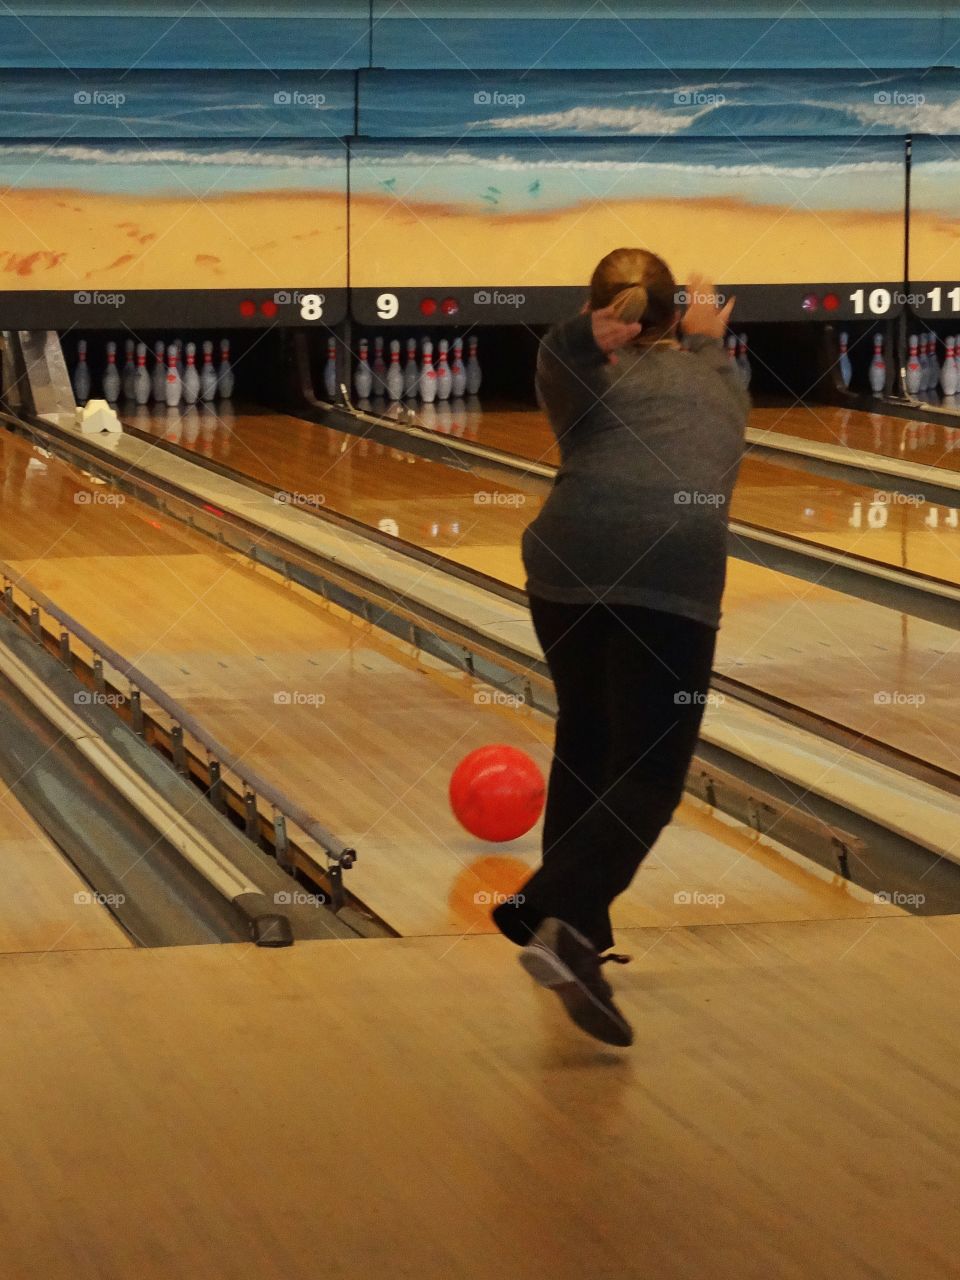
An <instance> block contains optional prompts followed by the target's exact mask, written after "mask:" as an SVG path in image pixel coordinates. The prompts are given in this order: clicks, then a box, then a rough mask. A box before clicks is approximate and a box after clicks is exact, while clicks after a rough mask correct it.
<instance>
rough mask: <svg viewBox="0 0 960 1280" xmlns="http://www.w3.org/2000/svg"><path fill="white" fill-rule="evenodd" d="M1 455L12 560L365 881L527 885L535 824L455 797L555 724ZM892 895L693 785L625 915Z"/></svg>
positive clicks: (401, 889) (176, 530)
mask: <svg viewBox="0 0 960 1280" xmlns="http://www.w3.org/2000/svg"><path fill="white" fill-rule="evenodd" d="M0 469H2V500H3V511H4V519H3V521H2V523H0V558H2V559H4V560H7V561H9V562H12V563H13V564H14V565H15V567H17V568H18V569H19V570H20V571H21V572H23V573H24V574H25V575H26V576H28V577H29V579H30V580H31V581H32V582H34V583H35V584H36V585H37V586H38V587H39V588H40V589H41V590H43V591H45V592H46V593H48V594H49V595H50V596H51V597H52V598H53V599H54V600H56V601H57V602H58V603H59V604H61V605H62V606H63V607H64V608H66V609H67V610H68V611H69V612H70V613H72V614H73V615H74V616H76V617H78V618H80V619H82V621H83V622H84V623H85V624H86V625H87V626H88V627H90V628H91V629H92V630H93V631H94V632H95V633H97V634H99V635H100V636H101V637H102V638H103V639H104V640H105V641H106V642H107V643H108V644H110V645H111V646H113V647H114V648H116V649H117V650H119V651H120V652H121V653H123V654H125V655H126V656H127V657H129V658H130V659H131V660H132V661H133V662H134V663H136V664H137V665H138V666H140V667H141V668H142V669H143V670H144V671H145V672H146V673H147V674H148V675H149V676H151V677H152V678H153V679H154V680H156V681H157V682H158V683H160V684H161V685H163V686H164V687H165V688H166V689H167V690H168V691H169V692H170V693H171V694H172V695H173V696H174V697H175V698H177V699H179V701H180V702H181V703H183V704H184V705H185V706H186V707H187V708H188V709H189V710H190V711H191V712H192V713H193V714H194V715H195V716H197V717H198V718H199V719H200V720H202V721H203V722H204V723H205V724H206V725H207V726H208V727H209V728H210V730H211V731H212V732H213V733H214V734H216V736H217V737H218V738H220V739H221V740H222V741H223V742H224V743H226V744H227V745H228V746H229V747H230V748H231V750H233V751H234V752H235V753H236V754H237V755H238V756H240V757H241V758H243V759H246V760H248V761H249V762H250V764H251V765H252V766H253V767H254V768H256V769H257V770H259V771H260V772H262V773H263V774H264V775H265V776H266V777H268V778H270V779H272V780H274V781H275V782H276V783H277V784H278V785H279V786H281V787H282V788H283V789H284V790H285V791H286V792H287V793H288V794H289V795H290V796H291V797H292V798H294V799H295V800H297V801H299V802H300V803H301V804H303V805H304V806H305V807H306V808H307V809H308V810H310V811H312V812H313V813H315V814H316V815H317V816H318V817H319V818H320V819H322V821H323V822H324V823H326V824H327V825H328V826H330V827H331V828H332V829H333V830H334V831H335V832H336V833H337V834H338V835H339V836H341V837H342V838H343V839H345V840H347V841H349V842H351V843H355V844H356V846H357V848H358V850H359V853H360V857H359V860H358V863H357V866H356V867H355V868H354V869H353V870H351V871H350V872H349V873H348V874H347V883H348V886H349V888H350V890H351V891H352V892H353V893H355V894H356V895H357V896H359V897H360V898H361V899H362V900H364V901H366V902H367V903H368V904H369V906H370V907H371V908H372V909H373V910H374V911H376V912H377V913H378V914H379V915H380V916H381V917H382V918H383V919H385V920H387V921H388V922H389V923H390V924H392V925H394V927H396V928H397V929H398V930H399V931H400V932H402V933H405V934H407V933H409V934H461V933H464V932H490V931H491V926H490V925H489V922H488V919H487V912H488V907H489V903H490V902H491V901H493V900H495V898H496V895H498V894H507V893H511V892H514V891H515V890H516V888H517V885H518V884H519V882H520V880H521V879H522V878H523V876H524V875H525V873H526V871H527V869H528V868H529V867H530V866H531V865H532V864H533V863H534V861H535V858H536V848H537V834H538V833H537V831H536V830H535V831H534V832H532V833H530V835H528V836H526V837H524V838H523V839H521V840H519V841H516V842H514V843H512V844H510V845H505V846H500V847H491V846H484V845H481V844H479V843H478V842H477V841H475V840H474V839H472V838H471V837H469V836H468V835H467V834H466V833H465V832H463V831H462V830H461V829H460V828H459V827H458V826H457V824H456V822H455V821H454V819H453V817H452V816H451V814H450V812H449V809H448V805H447V800H446V790H447V784H448V780H449V775H450V772H451V770H452V768H453V766H454V765H455V764H456V762H457V761H458V760H459V759H461V758H462V756H463V755H465V754H466V753H467V752H468V751H470V750H472V749H473V748H475V747H478V746H481V745H484V744H486V743H489V742H497V741H499V742H507V743H511V744H513V745H515V746H518V747H521V748H523V749H524V750H526V751H528V752H529V753H530V754H531V755H533V756H534V757H535V758H536V759H537V761H538V762H539V763H540V765H541V766H542V767H545V766H546V764H547V761H548V757H549V752H548V745H547V744H548V742H549V740H550V737H551V732H552V726H551V725H550V724H549V722H547V721H546V720H545V719H543V718H542V717H540V716H538V715H536V714H535V713H533V712H530V711H527V710H525V709H523V708H514V707H506V706H504V705H502V703H501V702H500V701H499V699H498V697H497V696H496V695H491V693H490V691H489V690H486V689H484V687H483V686H482V685H480V684H478V683H477V682H476V681H474V680H472V679H470V678H469V677H468V676H467V675H465V674H462V673H459V672H454V671H452V670H451V669H450V668H448V667H446V666H444V665H442V664H439V663H436V662H434V661H432V660H429V659H424V658H423V657H421V656H419V655H417V654H415V653H411V652H410V651H409V650H408V649H407V648H406V647H404V646H402V645H400V644H398V643H395V642H393V641H391V640H390V639H389V637H386V636H384V635H383V634H382V633H380V632H378V631H376V630H375V629H373V628H371V627H369V626H366V625H364V624H362V623H360V622H358V621H357V620H356V619H354V618H352V617H350V615H347V614H345V613H343V612H341V611H340V610H338V609H336V608H335V607H332V606H329V605H327V604H325V603H324V602H323V601H322V600H320V599H319V598H318V597H316V596H315V595H312V594H311V593H309V592H307V591H305V590H303V589H301V588H299V587H297V586H295V585H292V584H289V583H283V582H281V581H280V580H279V579H277V578H276V577H274V576H273V575H271V574H270V573H269V572H268V571H267V570H265V569H262V568H258V567H255V566H253V565H252V564H250V563H249V562H248V561H247V560H245V559H243V558H242V557H240V556H237V555H234V554H233V553H230V552H227V551H225V550H223V549H222V548H220V547H218V546H217V545H216V544H214V543H213V542H212V541H210V540H209V539H206V538H203V537H201V536H200V535H197V534H192V533H190V532H189V531H188V530H186V529H185V528H184V527H183V526H181V525H179V524H176V523H174V522H172V521H170V520H167V519H165V518H164V517H162V516H160V515H158V514H157V513H156V512H155V511H153V510H151V509H150V508H147V507H144V506H141V505H140V504H139V503H137V502H136V501H134V500H132V499H127V500H125V501H120V502H117V501H116V498H117V496H118V495H113V494H109V495H108V494H107V493H105V492H104V491H103V490H102V489H101V488H100V487H99V486H97V485H96V484H94V483H92V482H91V481H89V480H88V479H87V478H85V477H84V475H83V474H82V473H81V472H79V471H78V470H76V469H74V468H72V467H70V466H67V465H66V464H64V463H62V462H60V461H58V460H57V459H55V458H52V457H47V456H45V455H44V453H42V452H41V451H38V450H36V449H35V448H32V447H31V446H29V445H28V444H27V443H26V442H25V441H23V440H20V439H18V438H16V437H14V436H11V435H8V434H6V433H0ZM108 498H110V499H111V501H107V499H108ZM678 894H679V895H682V896H681V898H680V899H679V901H677V900H675V898H676V895H678ZM891 910H892V908H889V907H886V906H885V905H884V904H876V903H874V902H873V900H872V898H871V897H869V895H866V894H864V893H862V892H861V891H860V890H858V889H856V888H855V887H853V886H850V885H848V884H846V883H845V882H843V881H842V880H840V879H838V878H836V877H833V876H830V875H829V874H827V873H826V872H822V871H821V870H820V869H818V868H814V867H812V866H810V865H808V864H807V863H806V862H805V861H804V860H802V859H799V858H796V857H794V856H792V855H787V854H785V853H783V852H781V851H778V850H777V849H776V848H775V847H774V846H772V845H770V844H769V843H767V842H765V841H762V840H758V839H756V838H755V837H754V836H753V835H752V834H750V833H747V832H746V831H745V830H744V829H743V828H740V827H738V826H736V825H734V824H731V823H729V822H728V821H726V820H725V819H722V818H720V817H716V816H714V815H712V814H711V813H710V812H709V810H707V809H706V808H705V807H704V806H702V805H700V804H699V803H698V802H696V801H693V800H691V801H689V802H686V803H685V804H684V805H683V806H682V808H681V811H680V814H679V817H678V820H677V822H676V823H675V824H674V826H673V827H672V829H671V831H670V832H669V833H668V835H667V836H666V837H665V839H664V841H663V843H662V845H661V846H660V847H659V848H658V850H657V855H656V857H655V858H652V859H651V861H650V863H649V865H648V866H647V868H646V869H645V871H644V874H643V875H642V876H640V877H639V878H638V881H637V883H636V885H635V887H633V888H632V889H631V890H630V891H629V893H628V894H626V895H624V896H623V898H622V899H620V901H619V903H618V907H617V912H616V919H617V923H618V925H619V926H620V927H627V926H631V925H651V924H655V925H660V926H665V927H666V926H670V925H675V924H699V923H706V922H711V923H716V922H718V921H722V922H725V923H733V922H741V921H760V920H805V919H812V918H822V917H841V916H842V917H860V916H873V915H878V914H888V913H889V912H890V911H891Z"/></svg>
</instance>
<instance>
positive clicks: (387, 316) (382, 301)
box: [377, 293, 400, 320]
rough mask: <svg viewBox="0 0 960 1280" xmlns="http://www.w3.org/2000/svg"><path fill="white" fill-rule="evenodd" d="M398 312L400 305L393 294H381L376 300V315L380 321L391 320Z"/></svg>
mask: <svg viewBox="0 0 960 1280" xmlns="http://www.w3.org/2000/svg"><path fill="white" fill-rule="evenodd" d="M399 310H400V303H399V301H398V300H397V295H396V294H395V293H381V294H380V296H379V297H378V298H377V315H378V316H379V317H380V319H381V320H393V319H394V317H395V316H396V314H397V312H398V311H399Z"/></svg>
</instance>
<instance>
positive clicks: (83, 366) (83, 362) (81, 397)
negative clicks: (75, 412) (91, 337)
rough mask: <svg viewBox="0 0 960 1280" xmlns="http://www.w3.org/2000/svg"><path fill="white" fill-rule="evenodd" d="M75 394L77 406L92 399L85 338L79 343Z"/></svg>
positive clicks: (75, 371) (74, 380)
mask: <svg viewBox="0 0 960 1280" xmlns="http://www.w3.org/2000/svg"><path fill="white" fill-rule="evenodd" d="M73 394H74V398H75V399H76V402H77V404H86V403H87V401H88V400H89V399H90V366H89V365H88V364H87V341H86V339H85V338H81V339H80V341H79V342H78V343H77V367H76V368H75V369H74V371H73Z"/></svg>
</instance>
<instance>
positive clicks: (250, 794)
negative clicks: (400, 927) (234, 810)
mask: <svg viewBox="0 0 960 1280" xmlns="http://www.w3.org/2000/svg"><path fill="white" fill-rule="evenodd" d="M0 576H2V579H3V593H2V608H3V610H4V612H5V613H6V614H7V616H8V617H9V618H10V619H11V620H12V621H18V620H19V619H20V618H21V617H22V618H24V619H26V620H27V624H28V626H29V629H30V632H31V634H32V635H33V638H34V639H35V640H36V641H37V643H39V644H42V643H44V630H45V628H44V624H43V615H47V616H48V617H49V618H51V619H53V620H54V621H55V622H56V624H57V627H58V628H59V634H58V636H57V643H56V648H57V652H58V655H59V658H60V661H61V662H62V663H63V665H64V666H66V667H68V668H72V667H73V663H74V653H73V651H72V648H71V641H76V642H79V643H80V644H81V645H83V646H84V647H85V648H86V649H87V650H89V652H90V655H91V662H90V666H91V668H92V671H93V676H94V693H93V694H92V695H91V696H92V697H98V698H101V699H102V700H103V701H104V703H105V705H108V706H111V707H113V708H114V709H115V710H117V711H119V710H120V709H121V706H123V707H125V708H126V709H127V711H128V714H129V718H130V722H131V724H132V727H133V729H134V732H136V733H137V734H138V736H140V737H145V736H146V727H147V714H146V711H145V708H144V705H143V703H144V698H147V699H149V701H150V702H151V703H152V704H153V705H154V706H155V707H157V708H159V709H160V710H161V711H162V712H163V713H164V714H165V715H166V716H167V717H168V720H169V724H168V726H167V737H168V740H169V744H170V754H171V756H172V758H173V763H174V766H175V767H176V768H177V770H178V772H180V773H181V774H183V775H185V776H189V773H190V770H189V767H188V758H189V755H190V753H191V747H190V741H191V740H192V742H193V744H194V746H193V754H194V756H195V757H196V758H198V759H200V758H204V757H205V759H206V768H207V773H208V776H209V779H210V782H209V786H208V789H207V792H208V797H209V799H210V800H211V802H212V803H213V804H214V805H215V806H216V807H217V808H218V809H220V811H221V812H225V811H226V788H227V779H226V777H225V774H227V773H229V774H232V775H233V776H234V778H235V779H236V780H237V782H238V783H239V787H238V788H237V790H238V793H239V794H240V795H241V796H242V804H243V821H244V828H245V831H246V834H247V835H248V837H250V838H251V839H253V840H255V841H256V840H258V839H259V832H260V824H261V817H262V815H261V812H260V810H261V804H260V802H261V801H262V802H263V804H264V805H265V806H266V807H267V808H268V810H269V813H270V818H269V821H270V824H271V827H272V834H273V842H272V843H273V847H274V850H275V852H276V856H277V861H278V863H279V864H280V865H281V866H282V867H284V868H285V869H287V870H292V869H293V868H294V860H293V857H292V848H291V846H292V843H293V842H292V840H291V835H290V831H289V828H290V827H291V826H292V827H294V828H296V829H297V830H298V831H299V832H300V833H301V836H302V837H303V841H302V844H303V846H304V847H309V845H310V844H311V843H312V844H313V845H315V846H317V847H318V848H319V849H321V850H322V851H323V854H324V855H325V856H326V858H327V860H328V867H327V874H328V876H329V878H330V881H331V887H332V889H333V894H334V898H335V902H334V905H335V906H342V905H343V889H342V873H343V871H345V870H348V869H349V868H350V867H352V866H353V864H354V862H355V861H356V857H357V854H356V851H355V850H354V849H352V848H350V847H349V846H348V845H346V844H345V843H344V842H343V841H342V840H340V839H338V837H337V836H335V835H334V834H333V833H332V832H331V831H329V830H328V829H327V828H326V827H324V826H323V825H322V824H321V823H320V822H319V821H317V819H316V818H314V817H313V815H312V814H310V813H308V812H307V811H306V810H305V809H304V808H302V806H300V805H298V804H297V803H296V802H295V801H293V800H291V799H290V798H289V797H288V796H286V795H285V794H284V793H283V792H282V791H280V790H279V788H277V787H275V786H274V785H273V784H272V783H271V782H269V781H267V779H266V778H264V777H263V776H262V775H261V774H259V773H258V772H257V771H256V770H255V769H253V768H251V767H250V766H248V765H246V764H244V763H242V762H241V761H240V760H239V759H238V758H237V757H236V756H235V755H234V754H233V752H231V751H230V750H229V748H228V747H226V746H224V744H223V743H222V742H220V741H218V740H217V739H216V738H215V737H214V736H213V734H211V733H210V732H209V731H208V730H207V729H206V728H205V727H204V726H203V725H202V724H200V722H199V721H198V720H197V719H196V718H195V717H194V716H192V715H191V714H190V712H188V711H187V710H186V709H185V708H184V707H182V706H180V704H179V703H178V702H176V700H175V699H173V698H171V697H170V695H169V694H167V693H166V692H165V691H164V690H163V689H161V688H160V686H159V685H158V684H156V683H155V682H154V681H153V680H151V679H150V677H149V676H148V675H146V673H145V672H143V671H141V670H139V668H138V667H136V666H135V665H134V664H133V663H132V662H129V661H128V660H127V659H126V658H124V657H123V656H122V655H121V654H119V653H117V652H116V650H114V649H112V648H111V647H110V645H108V644H106V643H105V642H104V641H103V640H102V639H101V638H100V637H99V636H96V635H94V634H93V632H91V631H90V630H88V628H86V627H85V626H84V625H83V624H82V623H81V622H78V621H77V620H76V619H75V618H72V617H71V616H70V614H68V613H67V612H66V611H65V610H64V609H61V608H60V607H59V605H56V604H55V603H54V602H53V601H52V600H50V599H49V598H48V597H47V596H46V595H44V594H43V592H41V591H38V590H37V589H36V588H35V587H32V586H30V585H29V584H28V583H26V582H25V581H24V579H23V577H22V576H21V575H20V574H18V573H17V572H16V570H14V569H13V568H11V566H10V565H8V564H6V563H4V562H3V561H0ZM18 596H20V597H22V598H23V600H24V601H25V602H26V607H24V606H23V605H22V604H18V599H17V597H18ZM51 634H52V632H51ZM105 668H110V669H111V670H112V671H113V672H115V673H116V675H117V676H118V677H119V678H120V680H122V681H124V682H125V683H126V691H125V692H124V693H123V695H122V698H118V697H117V696H116V695H114V694H113V693H112V692H110V690H108V682H107V677H106V673H105ZM297 843H298V844H300V843H301V842H297ZM337 897H339V898H340V901H339V902H337V901H336V898H337Z"/></svg>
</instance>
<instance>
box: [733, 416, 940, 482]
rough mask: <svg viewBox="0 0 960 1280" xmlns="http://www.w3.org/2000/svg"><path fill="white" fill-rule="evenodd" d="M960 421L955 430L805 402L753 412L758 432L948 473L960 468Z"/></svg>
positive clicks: (751, 422) (937, 425)
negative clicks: (919, 464) (843, 447)
mask: <svg viewBox="0 0 960 1280" xmlns="http://www.w3.org/2000/svg"><path fill="white" fill-rule="evenodd" d="M957 422H958V425H957V426H955V427H953V426H945V425H944V424H943V423H940V422H923V421H911V420H909V419H907V418H897V417H893V416H891V415H889V414H885V413H883V412H882V411H881V409H880V406H879V405H878V411H877V412H876V413H872V412H870V411H868V410H863V409H848V408H845V407H843V406H839V405H823V404H802V405H790V406H789V407H782V408H775V407H774V408H754V410H753V412H752V413H751V414H750V426H751V427H753V428H754V429H755V430H757V431H770V432H775V433H777V434H780V435H788V436H796V437H797V439H798V440H813V441H816V442H819V443H822V444H833V445H838V444H839V445H847V446H849V447H850V448H851V449H860V450H862V451H863V452H865V453H876V454H878V455H880V456H881V457H884V458H896V459H903V460H905V461H908V462H920V463H923V464H925V465H926V466H930V467H943V468H944V469H945V470H947V471H957V470H958V469H960V419H958V420H957ZM759 443H762V441H760V442H759Z"/></svg>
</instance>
